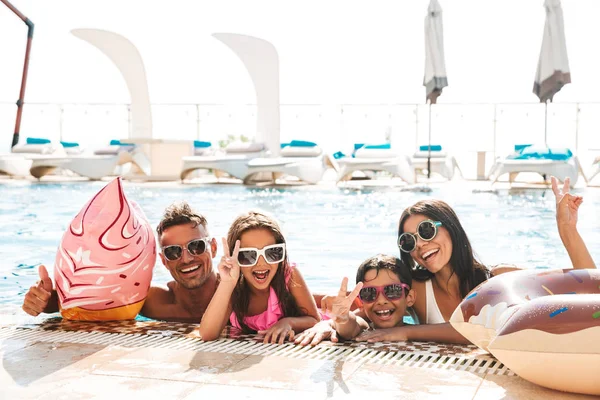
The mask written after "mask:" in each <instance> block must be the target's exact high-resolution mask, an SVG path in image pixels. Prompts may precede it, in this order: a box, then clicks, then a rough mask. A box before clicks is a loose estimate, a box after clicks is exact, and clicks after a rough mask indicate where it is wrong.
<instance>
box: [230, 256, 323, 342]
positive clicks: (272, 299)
mask: <svg viewBox="0 0 600 400" xmlns="http://www.w3.org/2000/svg"><path fill="white" fill-rule="evenodd" d="M295 266H296V264H294V263H290V273H289V274H288V275H287V276H286V277H285V284H286V286H287V285H288V282H289V280H290V276H291V275H292V274H291V270H292V268H294V267H295ZM288 290H289V287H288ZM284 317H285V315H283V310H282V309H281V306H280V305H279V299H278V298H277V294H276V293H275V289H273V287H272V286H271V287H270V288H269V300H268V301H267V309H266V310H265V311H263V312H262V313H260V314H257V315H248V316H246V317H244V323H245V324H246V326H247V327H248V328H250V329H252V330H255V331H264V330H267V329H269V328H270V327H271V326H273V325H275V324H276V323H277V321H279V320H280V319H282V318H284ZM321 318H322V319H329V318H327V317H325V316H323V315H322V316H321ZM229 322H231V326H234V327H236V328H238V329H241V326H240V324H239V323H238V319H237V316H236V315H235V313H234V312H232V313H231V315H230V316H229Z"/></svg>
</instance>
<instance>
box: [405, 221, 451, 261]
mask: <svg viewBox="0 0 600 400" xmlns="http://www.w3.org/2000/svg"><path fill="white" fill-rule="evenodd" d="M439 226H442V223H441V222H439V221H432V220H430V219H426V220H425V221H422V222H421V223H420V224H419V225H418V226H417V232H416V233H415V234H412V233H408V232H404V233H403V234H402V235H400V236H399V237H398V247H399V248H400V250H401V251H403V252H405V253H410V252H411V251H413V250H414V249H415V248H416V247H417V236H418V237H420V238H421V240H424V241H426V242H429V241H430V240H433V239H434V238H435V235H437V231H438V227H439ZM415 235H416V236H415Z"/></svg>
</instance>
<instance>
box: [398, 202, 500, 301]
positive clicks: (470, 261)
mask: <svg viewBox="0 0 600 400" xmlns="http://www.w3.org/2000/svg"><path fill="white" fill-rule="evenodd" d="M416 214H420V215H424V216H426V217H427V218H429V219H432V220H434V221H439V222H441V223H442V226H441V228H443V229H446V230H447V231H448V234H449V235H450V240H452V255H451V256H450V266H451V267H452V273H453V274H454V273H456V275H457V276H458V279H459V285H460V286H459V287H460V294H461V296H462V297H463V298H464V297H465V296H466V295H467V294H468V293H469V292H470V291H471V290H472V289H473V288H474V287H475V286H477V285H479V284H480V283H481V282H484V281H486V280H487V279H489V277H490V273H489V271H488V269H487V268H486V267H485V265H483V264H482V263H481V262H479V261H478V260H477V259H476V258H475V255H474V254H473V249H472V248H471V243H470V242H469V238H468V237H467V233H466V232H465V230H464V229H463V227H462V225H461V224H460V221H459V220H458V216H457V215H456V213H455V212H454V210H453V209H452V207H450V206H449V205H448V204H447V203H445V202H443V201H441V200H432V199H428V200H421V201H419V202H417V203H415V204H414V205H412V206H410V207H408V208H407V209H406V210H404V212H403V213H402V216H400V223H399V225H398V237H400V235H401V234H403V233H404V223H405V222H406V220H407V219H408V217H410V216H411V215H416ZM411 233H412V232H411ZM400 257H401V258H402V261H404V263H405V264H406V265H407V266H409V267H410V270H411V273H412V276H413V278H414V279H416V280H418V281H426V280H429V279H431V278H432V277H433V274H432V273H431V272H429V271H428V270H427V269H425V268H423V267H420V266H418V265H417V264H416V262H415V260H413V258H412V256H411V255H410V253H405V252H403V251H401V252H400Z"/></svg>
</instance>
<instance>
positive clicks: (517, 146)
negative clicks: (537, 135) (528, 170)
mask: <svg viewBox="0 0 600 400" xmlns="http://www.w3.org/2000/svg"><path fill="white" fill-rule="evenodd" d="M529 146H531V145H530V144H515V151H516V152H517V153H520V152H521V151H523V149H524V148H526V147H529Z"/></svg>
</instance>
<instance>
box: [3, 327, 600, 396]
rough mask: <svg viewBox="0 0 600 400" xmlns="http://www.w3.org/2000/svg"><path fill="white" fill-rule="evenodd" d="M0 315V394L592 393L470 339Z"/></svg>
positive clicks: (542, 394)
mask: <svg viewBox="0 0 600 400" xmlns="http://www.w3.org/2000/svg"><path fill="white" fill-rule="evenodd" d="M2 321H3V322H1V323H0V356H1V357H2V367H1V368H0V385H1V387H2V391H1V392H0V398H1V399H16V398H18V399H30V398H31V399H34V398H35V399H38V398H52V399H53V400H56V399H105V398H113V399H116V398H123V397H124V396H126V395H132V396H133V395H135V396H136V398H141V396H144V397H146V396H148V398H161V399H195V398H206V397H207V396H209V395H210V396H212V398H215V397H214V396H215V395H216V396H228V397H232V398H236V399H237V398H240V399H251V398H258V397H261V398H263V399H264V398H278V399H282V398H285V399H292V400H293V399H306V398H310V399H315V400H316V399H329V398H333V399H338V398H345V399H352V398H366V397H371V396H373V395H376V396H380V395H383V396H385V398H386V399H412V398H414V399H430V398H453V399H454V398H456V399H549V398H551V399H586V398H593V397H591V396H583V395H575V394H567V393H562V392H557V391H553V390H550V389H545V388H542V387H539V386H537V385H534V384H531V383H529V382H526V381H524V380H522V379H521V378H519V377H517V376H515V375H514V374H512V373H511V372H510V371H508V370H507V369H506V368H505V367H503V366H502V365H501V364H500V363H498V362H497V361H495V360H494V359H493V358H491V357H490V356H489V355H486V354H484V353H483V352H482V351H481V350H479V349H476V348H474V347H472V346H453V345H435V344H424V343H423V344H419V343H391V344H380V345H378V346H373V345H365V344H357V343H349V344H340V345H334V344H331V343H325V344H323V345H319V346H317V347H315V348H300V347H298V346H292V345H290V344H288V345H283V346H279V345H264V344H262V343H260V342H259V340H258V339H257V338H255V337H253V336H250V335H237V336H236V335H235V334H232V333H230V334H229V335H226V338H224V339H221V340H219V341H216V342H211V343H204V342H201V341H200V340H198V339H195V338H194V337H193V336H194V335H193V328H194V326H193V325H187V324H168V323H161V322H128V323H107V324H103V325H100V324H90V323H70V322H67V321H61V320H59V319H49V320H46V321H42V320H40V319H29V320H28V321H27V323H19V322H18V321H16V319H15V318H12V319H11V320H10V321H9V322H7V320H6V319H3V320H2Z"/></svg>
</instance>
